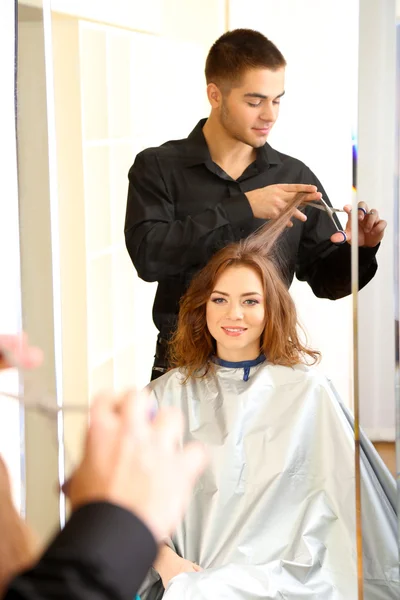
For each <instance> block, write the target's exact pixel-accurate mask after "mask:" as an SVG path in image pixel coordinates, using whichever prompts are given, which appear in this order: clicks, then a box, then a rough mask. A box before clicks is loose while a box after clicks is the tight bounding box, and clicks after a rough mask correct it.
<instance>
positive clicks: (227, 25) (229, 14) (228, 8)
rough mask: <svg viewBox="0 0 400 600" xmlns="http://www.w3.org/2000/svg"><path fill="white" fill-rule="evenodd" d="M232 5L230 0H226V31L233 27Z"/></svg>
mask: <svg viewBox="0 0 400 600" xmlns="http://www.w3.org/2000/svg"><path fill="white" fill-rule="evenodd" d="M230 9H231V6H230V0H225V31H229V29H230V27H231V11H230Z"/></svg>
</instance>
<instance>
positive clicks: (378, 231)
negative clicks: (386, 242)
mask: <svg viewBox="0 0 400 600" xmlns="http://www.w3.org/2000/svg"><path fill="white" fill-rule="evenodd" d="M386 227H387V222H386V221H384V220H383V219H381V220H380V221H378V223H377V224H376V225H375V226H374V227H373V229H372V231H371V235H373V236H374V237H376V238H377V240H380V239H382V238H383V234H384V231H385V229H386Z"/></svg>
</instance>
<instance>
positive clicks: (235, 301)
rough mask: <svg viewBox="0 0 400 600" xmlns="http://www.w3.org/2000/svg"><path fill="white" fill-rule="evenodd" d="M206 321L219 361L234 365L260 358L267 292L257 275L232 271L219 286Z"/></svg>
mask: <svg viewBox="0 0 400 600" xmlns="http://www.w3.org/2000/svg"><path fill="white" fill-rule="evenodd" d="M206 318H207V327H208V330H209V332H210V333H211V335H212V336H213V338H214V339H215V341H216V343H217V356H218V358H221V359H223V360H227V361H231V362H240V361H243V360H253V359H255V358H257V357H258V355H259V354H260V337H261V335H262V333H263V331H264V326H265V298H264V290H263V286H262V281H261V278H260V277H259V275H258V274H257V272H256V271H255V270H253V269H251V268H250V267H245V266H240V267H228V268H227V269H226V270H225V271H224V272H223V273H222V274H221V275H220V277H219V278H218V279H217V281H216V282H215V285H214V289H213V291H212V293H211V296H210V298H209V300H208V302H207V307H206Z"/></svg>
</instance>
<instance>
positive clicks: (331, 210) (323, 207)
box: [304, 198, 347, 245]
mask: <svg viewBox="0 0 400 600" xmlns="http://www.w3.org/2000/svg"><path fill="white" fill-rule="evenodd" d="M304 206H311V207H312V208H317V209H318V210H323V211H324V212H325V213H326V214H327V215H328V217H329V218H330V219H331V221H332V223H333V224H334V226H335V229H336V231H337V232H338V233H341V234H342V235H343V242H339V245H340V244H344V243H345V242H346V241H347V236H346V233H345V232H344V231H343V229H341V228H340V227H338V225H337V223H336V221H335V219H334V218H333V215H334V214H335V213H345V212H346V211H345V210H343V208H332V206H329V204H328V203H327V202H325V200H324V199H323V198H321V199H320V200H319V201H318V202H307V203H305V204H304ZM346 214H347V213H346Z"/></svg>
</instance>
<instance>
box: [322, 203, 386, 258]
mask: <svg viewBox="0 0 400 600" xmlns="http://www.w3.org/2000/svg"><path fill="white" fill-rule="evenodd" d="M344 210H345V211H346V213H347V214H348V215H349V218H348V220H347V223H346V228H345V234H346V237H347V242H348V243H349V244H351V206H350V205H349V204H348V205H346V206H345V207H344ZM386 226H387V222H386V221H384V220H383V219H380V218H379V213H378V211H377V210H375V209H374V208H373V209H371V210H369V209H368V206H367V205H366V204H365V202H359V203H358V245H359V246H363V247H364V248H374V247H375V246H377V245H378V244H379V242H381V241H382V239H383V236H384V234H385V229H386ZM331 242H333V243H334V244H335V243H336V244H337V243H340V242H343V235H342V234H341V233H334V234H333V235H332V237H331Z"/></svg>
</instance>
